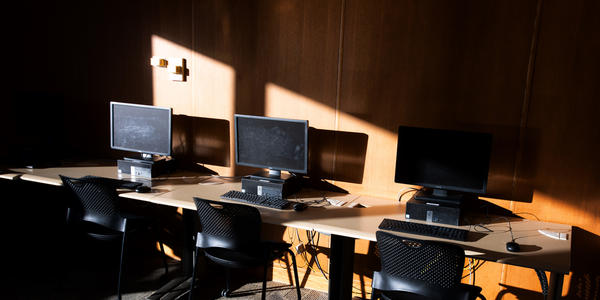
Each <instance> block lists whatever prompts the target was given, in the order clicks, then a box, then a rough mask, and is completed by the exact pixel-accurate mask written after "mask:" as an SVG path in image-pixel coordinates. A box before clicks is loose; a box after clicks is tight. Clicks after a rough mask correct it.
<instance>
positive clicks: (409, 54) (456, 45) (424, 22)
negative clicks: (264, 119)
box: [339, 1, 536, 198]
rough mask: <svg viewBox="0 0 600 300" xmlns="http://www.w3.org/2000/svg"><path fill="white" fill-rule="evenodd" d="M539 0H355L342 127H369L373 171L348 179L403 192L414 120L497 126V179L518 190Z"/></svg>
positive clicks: (347, 34)
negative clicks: (406, 142) (397, 161)
mask: <svg viewBox="0 0 600 300" xmlns="http://www.w3.org/2000/svg"><path fill="white" fill-rule="evenodd" d="M535 8H536V2H535V1H527V2H523V1H520V2H513V3H508V2H502V3H497V2H495V3H491V2H478V1H467V2H461V3H460V4H457V3H439V2H433V1H432V2H427V1H401V2H398V1H381V2H377V3H365V2H361V1H347V2H346V10H345V16H344V17H345V24H344V43H343V66H342V74H341V79H342V85H341V91H340V124H339V129H340V130H346V129H349V128H351V129H349V130H350V131H352V130H353V129H355V128H356V129H359V128H361V129H363V130H362V131H363V132H365V133H366V134H368V135H369V149H367V158H366V165H365V179H364V181H363V184H362V185H360V186H356V185H350V186H349V188H350V189H351V190H353V191H359V192H363V193H366V192H369V193H372V194H377V195H381V196H386V197H390V198H392V197H395V196H396V193H397V192H398V190H399V189H400V186H399V185H396V184H393V173H394V166H393V164H390V163H389V161H390V160H394V158H395V150H396V130H397V126H398V125H413V126H422V127H439V128H451V129H462V130H473V131H488V132H491V133H493V134H495V135H496V136H498V137H499V139H498V141H499V142H498V144H495V145H494V150H493V158H492V163H491V170H490V174H491V176H490V179H492V181H491V182H490V186H492V187H493V188H494V189H496V191H495V192H496V193H500V194H508V193H510V192H511V187H512V174H513V170H514V169H513V166H514V157H515V148H516V141H517V140H518V132H519V130H518V127H519V123H520V111H521V106H522V101H523V89H524V86H525V79H526V74H527V73H526V71H527V62H528V57H529V52H528V50H529V47H530V43H531V38H532V32H533V21H534V17H535ZM501 180H504V182H499V181H501ZM508 196H510V195H508Z"/></svg>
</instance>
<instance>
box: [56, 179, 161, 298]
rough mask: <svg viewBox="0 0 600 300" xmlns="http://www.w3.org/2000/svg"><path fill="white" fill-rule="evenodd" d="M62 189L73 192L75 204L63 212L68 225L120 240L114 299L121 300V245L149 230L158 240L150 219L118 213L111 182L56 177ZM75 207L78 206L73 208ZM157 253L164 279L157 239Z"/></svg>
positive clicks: (101, 238) (116, 196) (113, 187)
mask: <svg viewBox="0 0 600 300" xmlns="http://www.w3.org/2000/svg"><path fill="white" fill-rule="evenodd" d="M60 179H61V180H62V182H63V185H64V186H65V187H66V188H67V189H68V190H70V191H72V192H73V194H74V195H75V198H76V199H77V200H79V201H78V203H71V204H70V205H69V208H68V209H67V221H68V222H69V223H71V224H72V223H82V224H81V225H84V226H86V233H87V234H88V235H89V236H90V237H92V238H95V239H99V240H106V241H108V240H116V239H120V240H121V256H120V262H119V277H118V283H117V295H118V299H121V278H122V271H123V262H124V259H125V257H124V252H125V242H126V238H127V236H128V234H129V233H131V232H133V231H135V230H138V229H141V228H148V227H150V226H152V227H153V229H154V233H155V234H156V235H157V237H158V232H157V231H156V226H155V222H154V221H153V219H152V218H149V217H145V216H139V215H134V214H131V213H127V212H124V211H122V210H121V209H120V207H119V203H118V199H119V197H118V194H117V190H116V189H117V188H118V186H116V185H115V181H114V180H110V179H104V178H101V177H93V176H86V177H82V178H70V177H66V176H62V175H60ZM77 204H79V205H77ZM157 240H158V241H159V244H160V250H161V252H162V254H163V264H164V267H165V275H166V274H167V273H168V272H169V269H168V265H167V260H166V256H165V252H164V248H163V244H162V242H161V241H160V239H157Z"/></svg>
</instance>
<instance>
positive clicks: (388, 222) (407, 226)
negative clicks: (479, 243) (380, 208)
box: [379, 219, 469, 241]
mask: <svg viewBox="0 0 600 300" xmlns="http://www.w3.org/2000/svg"><path fill="white" fill-rule="evenodd" d="M379 229H384V230H391V231H396V232H404V233H410V234H418V235H426V236H432V237H437V238H443V239H449V240H455V241H466V240H467V233H468V232H469V231H468V230H464V229H458V228H451V227H443V226H436V225H430V224H423V223H413V222H407V221H400V220H392V219H383V221H382V222H381V224H379Z"/></svg>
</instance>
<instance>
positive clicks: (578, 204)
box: [515, 1, 600, 234]
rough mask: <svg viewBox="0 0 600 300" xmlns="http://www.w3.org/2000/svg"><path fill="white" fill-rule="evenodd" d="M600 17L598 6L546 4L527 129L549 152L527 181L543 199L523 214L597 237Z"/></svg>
mask: <svg viewBox="0 0 600 300" xmlns="http://www.w3.org/2000/svg"><path fill="white" fill-rule="evenodd" d="M598 12H600V6H599V5H598V4H597V3H596V2H593V1H577V2H574V3H572V4H569V5H566V4H562V3H560V2H547V3H545V4H544V9H543V18H542V23H541V24H542V25H541V30H540V38H539V46H538V49H539V50H538V53H537V58H536V66H535V77H534V82H533V91H532V99H531V105H530V108H529V115H528V123H527V127H528V128H532V129H533V130H536V131H537V132H539V138H538V140H537V141H536V142H537V143H538V144H537V145H536V146H537V147H538V148H539V149H542V151H539V153H538V162H537V165H536V166H534V167H535V168H534V170H533V172H532V174H531V175H532V177H531V178H525V177H524V178H520V181H519V184H523V185H524V184H527V183H530V184H532V185H533V186H534V188H535V193H536V194H535V198H534V202H533V203H532V204H531V205H527V204H522V205H516V207H515V209H519V210H527V211H532V212H534V213H539V215H538V217H540V218H542V219H543V220H547V221H552V222H559V223H561V222H563V223H568V224H573V225H578V226H581V227H582V228H584V229H587V230H589V231H591V232H593V233H595V234H600V225H599V224H598V223H597V222H595V220H597V219H598V217H599V216H600V214H599V213H598V212H599V211H600V210H599V208H600V205H599V204H598V203H599V201H598V200H599V199H600V187H599V185H598V183H599V181H598V174H597V173H598V172H597V170H598V169H599V167H600V158H599V156H598V153H599V152H600V142H599V141H600V129H599V127H598V125H597V115H598V112H600V104H598V101H596V99H597V98H598V97H599V96H600V89H599V88H598V85H597V78H598V77H599V76H600V71H598V70H599V68H598V67H599V66H600V59H599V58H598V55H597V53H598V51H599V50H600V42H599V41H598V39H595V38H592V37H593V36H595V34H596V33H597V32H598V30H599V29H600V21H598V20H597V18H595V17H594V14H595V13H598ZM525 151H526V152H527V151H530V149H525ZM525 167H528V166H524V168H525ZM567 179H568V180H567Z"/></svg>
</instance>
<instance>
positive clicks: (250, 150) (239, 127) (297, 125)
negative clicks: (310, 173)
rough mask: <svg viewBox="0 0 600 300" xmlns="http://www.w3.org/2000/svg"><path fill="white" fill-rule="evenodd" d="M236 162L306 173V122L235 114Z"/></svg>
mask: <svg viewBox="0 0 600 300" xmlns="http://www.w3.org/2000/svg"><path fill="white" fill-rule="evenodd" d="M235 161H236V163H237V164H239V165H243V166H250V167H258V168H268V169H271V170H280V171H281V170H283V171H289V172H293V173H303V174H304V173H306V172H307V169H308V121H306V120H291V119H278V118H268V117H258V116H248V115H235Z"/></svg>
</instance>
